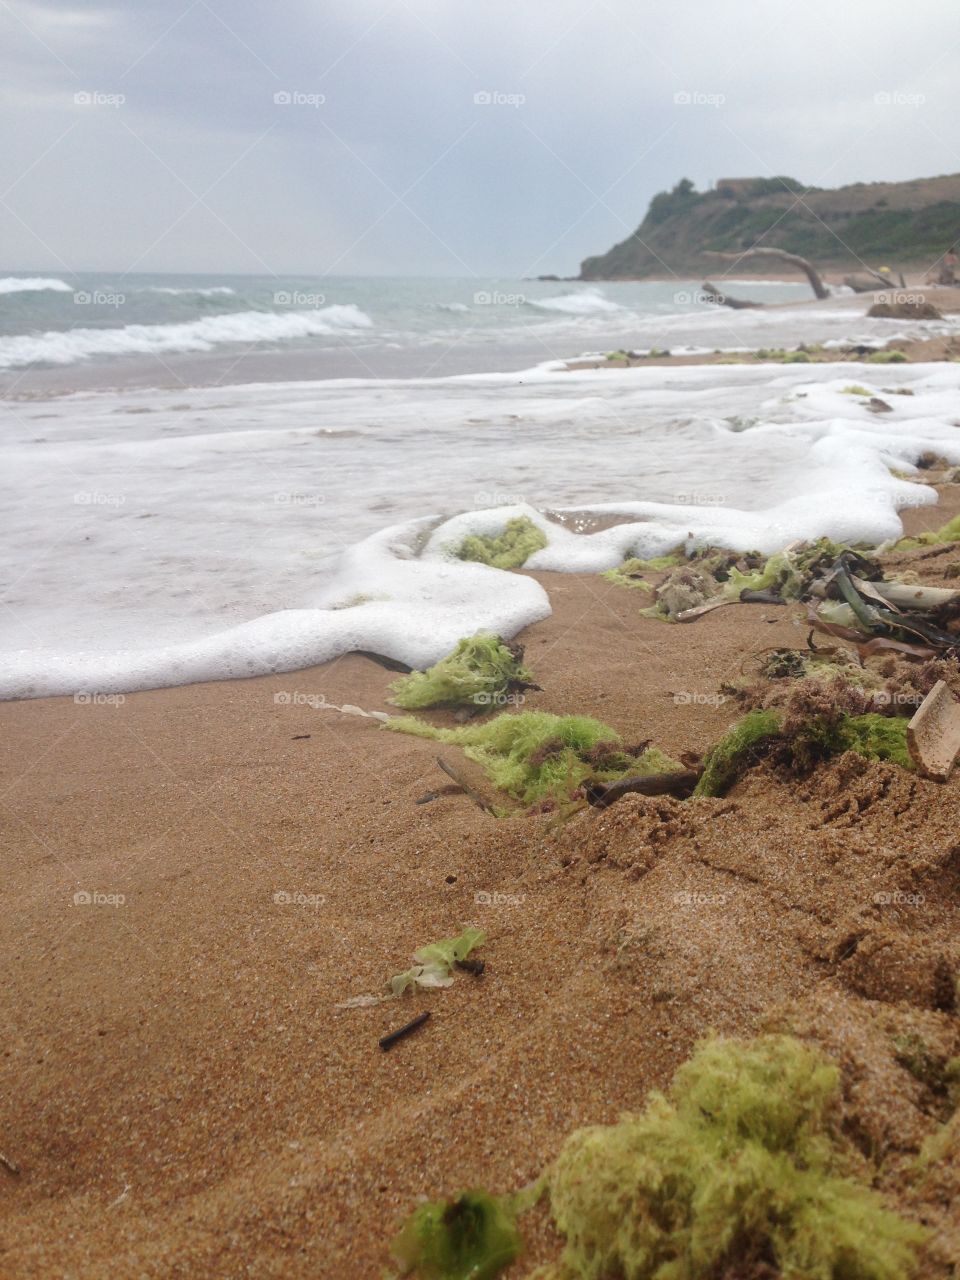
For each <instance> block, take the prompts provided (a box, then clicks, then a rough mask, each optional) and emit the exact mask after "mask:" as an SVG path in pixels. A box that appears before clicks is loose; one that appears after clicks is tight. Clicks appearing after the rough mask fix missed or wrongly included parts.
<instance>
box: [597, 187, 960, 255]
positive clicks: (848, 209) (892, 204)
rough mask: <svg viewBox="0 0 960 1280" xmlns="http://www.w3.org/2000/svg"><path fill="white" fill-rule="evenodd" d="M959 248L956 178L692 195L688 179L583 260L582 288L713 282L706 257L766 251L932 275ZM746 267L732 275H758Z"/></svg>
mask: <svg viewBox="0 0 960 1280" xmlns="http://www.w3.org/2000/svg"><path fill="white" fill-rule="evenodd" d="M958 240H960V174H951V175H948V176H945V177H939V178H921V179H917V180H915V181H912V182H870V183H856V184H855V185H852V186H847V187H838V188H836V189H833V190H830V189H827V188H812V189H807V188H805V187H804V186H803V184H802V183H800V182H798V181H797V180H796V179H794V178H786V177H783V178H727V179H720V180H719V181H718V183H717V185H716V187H715V188H714V189H713V190H710V191H702V192H701V191H697V190H696V189H695V187H694V185H693V183H692V182H690V181H689V180H688V179H686V178H684V179H682V180H681V181H680V182H678V183H677V185H676V186H675V187H674V188H673V190H672V191H662V192H660V194H659V195H656V196H654V198H653V200H651V202H650V207H649V209H648V210H647V215H646V217H645V218H644V220H643V222H642V223H641V224H640V226H639V227H638V228H637V230H636V231H635V232H633V234H632V235H630V236H628V237H627V239H626V240H622V241H621V242H620V243H619V244H616V245H614V246H613V248H612V249H610V250H609V251H608V252H607V253H604V254H600V255H598V256H596V257H592V258H586V259H585V260H584V262H583V263H582V265H581V268H580V278H581V279H582V280H623V279H642V278H644V277H646V276H661V275H669V274H671V273H676V274H677V275H685V276H703V275H707V276H709V274H710V272H711V271H714V272H715V271H716V270H717V260H716V259H715V258H710V257H708V256H706V255H705V253H704V252H703V251H704V250H705V249H716V250H721V251H725V252H737V251H739V250H741V249H748V248H750V247H751V246H754V245H756V246H760V245H767V246H770V247H772V248H779V249H788V250H790V252H792V253H799V254H802V255H803V256H804V257H805V258H810V259H811V260H812V261H814V262H816V263H817V264H818V265H819V266H821V267H823V266H827V267H834V268H843V269H845V270H855V269H856V268H857V267H858V266H860V264H861V263H866V264H868V265H870V266H874V267H876V266H880V265H882V264H884V263H889V264H890V265H891V266H893V267H895V268H896V267H904V266H912V267H920V268H930V267H932V266H933V264H934V263H935V262H936V261H937V260H938V259H939V258H940V256H941V255H942V254H943V253H944V252H945V251H946V250H947V248H949V246H950V245H951V244H954V243H956V242H957V241H958ZM757 269H758V268H757V267H756V265H755V264H753V263H744V264H743V267H742V268H741V267H739V266H738V267H737V271H738V272H741V271H748V270H757Z"/></svg>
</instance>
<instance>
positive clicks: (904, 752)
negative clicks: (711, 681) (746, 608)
mask: <svg viewBox="0 0 960 1280" xmlns="http://www.w3.org/2000/svg"><path fill="white" fill-rule="evenodd" d="M869 705H870V695H869V694H868V693H866V692H865V691H864V690H862V689H859V688H857V687H856V686H853V685H849V684H843V683H842V682H833V683H827V682H824V681H820V680H815V679H804V680H800V681H798V682H797V683H796V685H795V686H794V687H793V688H792V689H791V690H790V693H789V695H788V697H787V698H786V700H785V702H784V703H783V705H782V706H779V707H762V708H756V709H754V710H753V711H748V712H747V714H746V715H745V716H743V717H742V718H741V719H740V720H738V721H737V722H736V723H735V724H733V725H732V726H731V727H730V728H729V729H728V730H727V732H726V733H725V734H724V735H723V737H722V738H721V739H720V741H719V742H717V743H716V744H715V745H714V746H713V747H712V748H711V750H710V751H708V752H707V755H706V758H705V760H704V768H703V773H702V775H701V777H700V780H699V782H698V783H697V785H696V788H695V790H694V792H693V794H694V795H695V796H722V795H724V794H725V793H726V792H727V791H728V790H729V789H730V787H731V786H733V784H734V782H736V781H737V780H738V779H739V778H740V777H741V776H742V775H743V774H744V773H745V772H746V771H747V769H749V768H751V767H752V766H753V765H754V764H757V763H758V762H759V761H760V760H761V759H764V758H767V757H772V758H773V760H774V762H775V763H777V764H779V765H782V766H784V767H785V768H788V769H789V770H790V771H791V772H792V773H794V774H797V775H799V776H801V777H802V776H806V775H807V774H809V773H810V772H811V770H812V769H814V768H815V767H816V765H818V764H820V763H821V762H822V761H824V760H829V759H830V758H831V757H833V756H837V755H842V754H843V753H844V752H845V751H855V752H856V753H857V754H858V755H862V756H865V757H866V758H867V759H868V760H887V761H890V762H891V763H893V764H897V765H899V766H900V767H901V768H903V769H911V770H912V769H913V767H914V764H913V759H912V757H911V755H910V752H909V750H908V747H907V720H906V717H904V716H897V715H883V714H880V713H879V712H876V711H865V710H864V709H863V708H864V707H865V706H869Z"/></svg>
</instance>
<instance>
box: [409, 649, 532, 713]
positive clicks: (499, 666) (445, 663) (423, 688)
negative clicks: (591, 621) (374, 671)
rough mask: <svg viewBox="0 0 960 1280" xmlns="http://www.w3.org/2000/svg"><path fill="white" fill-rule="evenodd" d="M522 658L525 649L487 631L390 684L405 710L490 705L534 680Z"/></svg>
mask: <svg viewBox="0 0 960 1280" xmlns="http://www.w3.org/2000/svg"><path fill="white" fill-rule="evenodd" d="M522 658H523V651H522V650H519V651H518V650H517V649H514V648H511V647H510V646H509V645H506V644H504V642H503V641H502V640H501V639H500V637H499V636H495V635H490V634H488V633H483V632H481V633H480V634H478V635H475V636H467V637H466V638H465V639H463V640H458V641H457V644H456V647H455V648H454V649H453V650H452V651H451V652H450V653H448V654H447V656H446V657H445V658H441V659H440V661H439V662H436V663H434V665H433V666H432V667H428V668H427V670H426V671H412V672H411V673H410V674H409V675H407V676H402V677H401V678H400V679H399V680H395V681H394V682H393V684H391V686H390V692H391V694H392V695H393V697H392V701H393V703H394V705H395V706H398V707H403V709H404V710H405V711H418V710H420V709H421V708H423V707H462V706H475V707H483V706H487V707H490V706H493V705H495V704H497V703H500V702H505V701H506V699H507V697H508V696H509V694H510V691H511V689H515V688H517V687H520V688H526V687H529V686H530V684H531V683H532V679H533V677H532V676H531V674H530V672H529V671H528V670H527V669H526V667H524V666H523V663H522Z"/></svg>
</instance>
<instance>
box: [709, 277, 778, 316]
mask: <svg viewBox="0 0 960 1280" xmlns="http://www.w3.org/2000/svg"><path fill="white" fill-rule="evenodd" d="M700 292H701V293H702V294H703V300H704V302H712V303H714V304H715V305H716V306H718V307H732V308H733V310H734V311H746V310H748V309H753V308H754V307H762V306H763V303H762V302H747V300H746V299H745V298H732V297H731V296H730V294H729V293H725V292H724V291H723V289H718V288H717V286H716V285H715V284H711V283H710V281H709V280H704V282H703V284H702V285H701V286H700Z"/></svg>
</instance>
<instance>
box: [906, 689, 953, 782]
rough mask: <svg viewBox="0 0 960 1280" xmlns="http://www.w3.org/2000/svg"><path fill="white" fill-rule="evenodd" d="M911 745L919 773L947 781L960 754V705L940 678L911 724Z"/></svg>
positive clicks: (909, 735) (908, 736) (909, 728)
mask: <svg viewBox="0 0 960 1280" xmlns="http://www.w3.org/2000/svg"><path fill="white" fill-rule="evenodd" d="M907 746H908V748H909V751H910V755H911V758H912V759H913V761H914V763H915V764H916V766H917V770H918V772H919V773H922V774H923V776H924V777H925V778H933V779H934V780H936V781H937V782H946V780H947V778H949V776H950V771H951V769H952V768H953V765H954V761H955V760H956V758H957V755H958V754H960V704H958V703H957V700H956V698H954V696H953V694H952V693H951V692H950V689H949V687H948V686H947V684H946V682H945V681H943V680H938V681H937V683H936V684H935V685H934V686H933V688H932V689H931V690H930V692H929V693H928V694H927V696H926V697H925V698H924V700H923V702H921V704H920V706H919V707H918V708H917V710H916V712H915V714H914V716H913V718H912V720H911V721H910V723H909V724H908V725H907Z"/></svg>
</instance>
